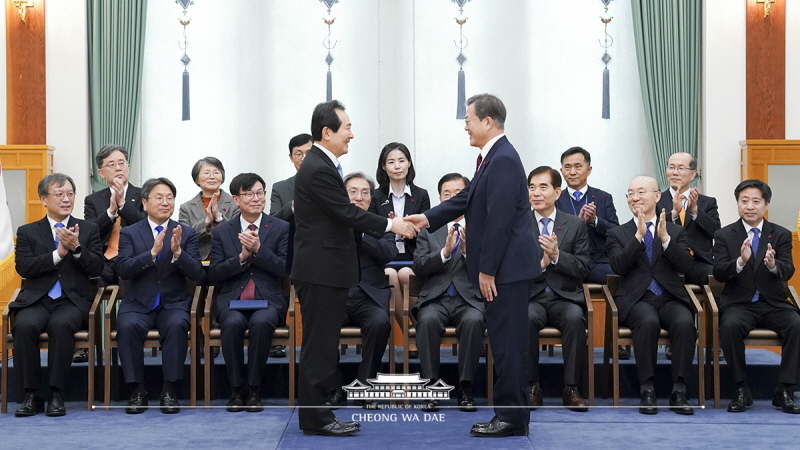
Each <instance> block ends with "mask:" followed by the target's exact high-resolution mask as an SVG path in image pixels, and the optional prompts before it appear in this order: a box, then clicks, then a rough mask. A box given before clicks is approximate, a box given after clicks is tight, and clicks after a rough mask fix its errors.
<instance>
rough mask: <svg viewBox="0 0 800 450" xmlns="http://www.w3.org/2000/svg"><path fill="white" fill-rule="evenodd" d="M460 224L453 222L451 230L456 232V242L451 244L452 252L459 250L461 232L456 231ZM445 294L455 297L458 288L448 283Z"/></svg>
mask: <svg viewBox="0 0 800 450" xmlns="http://www.w3.org/2000/svg"><path fill="white" fill-rule="evenodd" d="M460 226H461V225H459V224H458V222H456V223H454V224H453V230H454V231H455V233H456V243H455V245H453V253H455V252H460V251H461V250H460V249H459V245H460V244H461V233H459V232H458V229H459V227H460ZM453 253H451V254H450V257H452V256H453ZM447 295H449V296H450V297H455V296H456V295H458V289H456V284H455V283H450V286H448V287H447Z"/></svg>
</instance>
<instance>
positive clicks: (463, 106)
mask: <svg viewBox="0 0 800 450" xmlns="http://www.w3.org/2000/svg"><path fill="white" fill-rule="evenodd" d="M465 84H466V83H465V81H464V69H458V100H457V105H456V119H459V120H460V119H463V118H464V117H466V116H467V90H466V87H465Z"/></svg>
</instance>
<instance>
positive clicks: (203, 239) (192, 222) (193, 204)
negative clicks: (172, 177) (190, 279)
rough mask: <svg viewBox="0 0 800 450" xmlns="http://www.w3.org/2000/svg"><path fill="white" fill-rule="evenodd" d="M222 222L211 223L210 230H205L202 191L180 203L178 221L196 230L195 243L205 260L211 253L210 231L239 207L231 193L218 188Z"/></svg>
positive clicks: (232, 214) (237, 212) (204, 209)
mask: <svg viewBox="0 0 800 450" xmlns="http://www.w3.org/2000/svg"><path fill="white" fill-rule="evenodd" d="M217 205H218V207H219V213H220V214H221V215H222V222H220V223H219V224H216V225H214V224H212V225H211V230H206V208H205V207H204V206H203V192H202V191H201V192H198V193H197V195H195V196H194V198H192V199H191V200H189V201H188V202H186V203H184V204H182V205H181V208H180V212H179V214H178V222H180V223H182V224H185V225H188V226H190V227H192V228H194V231H196V232H197V244H198V246H199V249H200V259H201V260H207V259H208V255H209V253H211V232H212V231H213V230H214V228H216V227H217V226H219V225H220V224H221V223H224V222H227V221H228V220H229V219H230V218H231V217H233V216H235V215H236V214H239V207H238V206H236V203H234V202H233V197H231V194H228V193H227V192H225V191H223V190H221V189H220V191H219V200H218V201H217Z"/></svg>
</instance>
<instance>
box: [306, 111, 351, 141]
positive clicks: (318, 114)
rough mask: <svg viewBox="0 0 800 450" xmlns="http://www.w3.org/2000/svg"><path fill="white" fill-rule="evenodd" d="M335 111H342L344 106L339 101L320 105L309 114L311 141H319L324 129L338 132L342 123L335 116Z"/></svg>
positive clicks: (337, 116)
mask: <svg viewBox="0 0 800 450" xmlns="http://www.w3.org/2000/svg"><path fill="white" fill-rule="evenodd" d="M337 109H341V110H342V111H344V105H342V104H341V102H339V100H331V101H329V102H324V103H320V104H319V105H317V106H316V107H315V108H314V113H313V114H311V138H312V139H313V140H315V141H317V142H319V141H321V140H322V130H324V129H325V128H330V129H331V131H333V132H334V133H336V132H337V131H339V127H340V126H341V125H342V121H341V120H340V119H339V115H338V114H336V110H337ZM300 145H302V144H300Z"/></svg>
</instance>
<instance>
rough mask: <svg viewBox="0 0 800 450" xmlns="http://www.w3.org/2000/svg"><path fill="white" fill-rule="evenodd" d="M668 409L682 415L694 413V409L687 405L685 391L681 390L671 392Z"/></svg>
mask: <svg viewBox="0 0 800 450" xmlns="http://www.w3.org/2000/svg"><path fill="white" fill-rule="evenodd" d="M669 410H670V411H674V412H676V413H678V414H680V415H683V416H691V415H692V414H694V410H693V409H692V407H691V406H689V400H687V399H686V392H682V391H676V392H673V393H672V395H670V396H669Z"/></svg>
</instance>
